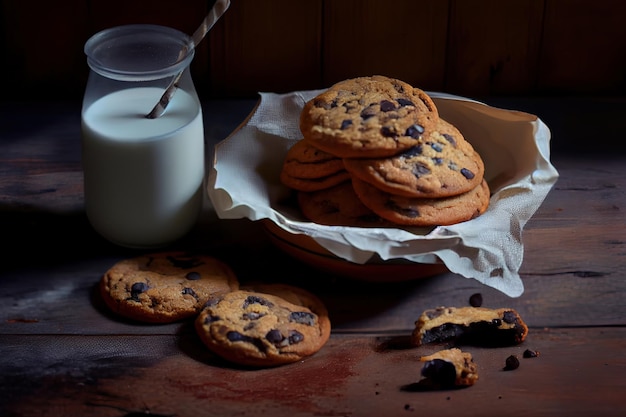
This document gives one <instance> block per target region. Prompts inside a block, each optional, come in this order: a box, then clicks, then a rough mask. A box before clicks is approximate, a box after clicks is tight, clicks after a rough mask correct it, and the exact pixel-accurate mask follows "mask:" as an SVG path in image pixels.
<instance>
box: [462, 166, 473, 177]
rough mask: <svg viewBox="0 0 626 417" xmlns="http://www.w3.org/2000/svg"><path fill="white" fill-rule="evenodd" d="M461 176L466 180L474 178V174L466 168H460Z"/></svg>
mask: <svg viewBox="0 0 626 417" xmlns="http://www.w3.org/2000/svg"><path fill="white" fill-rule="evenodd" d="M461 174H462V175H463V176H464V177H465V178H467V179H468V180H471V179H472V178H474V173H473V172H472V171H470V170H469V169H467V168H461Z"/></svg>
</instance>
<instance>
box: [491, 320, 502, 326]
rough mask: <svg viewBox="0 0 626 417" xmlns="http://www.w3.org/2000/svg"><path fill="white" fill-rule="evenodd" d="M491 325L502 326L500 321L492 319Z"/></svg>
mask: <svg viewBox="0 0 626 417" xmlns="http://www.w3.org/2000/svg"><path fill="white" fill-rule="evenodd" d="M491 324H493V325H494V326H496V327H500V326H501V325H502V320H500V319H493V320H491Z"/></svg>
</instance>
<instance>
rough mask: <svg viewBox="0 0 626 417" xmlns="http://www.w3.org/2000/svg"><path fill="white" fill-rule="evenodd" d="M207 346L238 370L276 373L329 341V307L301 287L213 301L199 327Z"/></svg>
mask: <svg viewBox="0 0 626 417" xmlns="http://www.w3.org/2000/svg"><path fill="white" fill-rule="evenodd" d="M195 327H196V331H197V333H198V335H199V336H200V339H201V340H202V341H203V343H204V344H205V345H206V346H207V347H208V348H209V349H210V350H211V351H212V352H213V353H215V354H216V355H218V356H220V357H222V358H224V359H226V360H228V361H230V362H233V363H236V364H239V365H245V366H253V367H272V366H278V365H283V364H287V363H292V362H296V361H299V360H302V359H304V358H306V357H308V356H311V355H313V354H315V353H316V352H318V351H319V350H320V349H321V348H322V346H324V344H325V343H326V342H327V341H328V338H329V337H330V330H331V326H330V320H329V318H328V312H327V310H326V307H325V305H324V304H323V303H322V301H321V300H319V299H318V298H317V297H316V296H315V295H313V294H311V293H310V292H308V291H306V290H304V289H300V288H297V287H293V286H289V285H282V284H263V285H258V286H252V287H245V288H241V289H240V290H239V291H233V292H230V293H227V294H224V295H222V296H218V297H214V298H213V299H212V300H210V301H209V302H208V303H207V305H206V307H205V308H204V309H203V310H202V312H201V313H200V314H199V315H198V317H197V319H196V321H195Z"/></svg>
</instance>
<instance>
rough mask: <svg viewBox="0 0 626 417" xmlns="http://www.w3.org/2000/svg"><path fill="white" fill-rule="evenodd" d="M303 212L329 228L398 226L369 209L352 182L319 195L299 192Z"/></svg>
mask: <svg viewBox="0 0 626 417" xmlns="http://www.w3.org/2000/svg"><path fill="white" fill-rule="evenodd" d="M298 206H299V207H300V211H301V212H302V214H303V215H304V217H306V218H307V219H308V220H310V221H312V222H313V223H317V224H323V225H327V226H352V227H397V225H395V224H393V223H391V222H389V221H387V220H384V219H382V218H381V217H380V216H378V215H377V214H375V213H374V212H373V211H372V210H370V209H369V208H367V207H366V206H365V205H364V204H363V203H362V202H361V200H359V198H358V197H357V195H356V193H355V192H354V188H353V187H352V183H351V182H350V181H348V182H344V183H342V184H339V185H336V186H334V187H331V188H327V189H324V190H319V191H315V192H308V193H307V192H299V193H298Z"/></svg>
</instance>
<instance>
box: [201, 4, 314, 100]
mask: <svg viewBox="0 0 626 417" xmlns="http://www.w3.org/2000/svg"><path fill="white" fill-rule="evenodd" d="M321 11H322V0H314V1H306V2H303V1H291V0H269V1H262V2H261V1H256V0H239V1H233V2H232V4H231V6H230V9H229V10H228V11H227V12H226V14H225V15H224V17H223V18H222V20H221V21H219V22H218V23H217V24H216V25H215V27H214V29H213V30H212V31H211V32H210V34H209V38H210V64H211V74H210V77H211V90H210V91H208V93H209V94H210V95H212V96H221V95H227V96H235V97H236V96H250V95H252V96H254V95H255V94H256V93H257V92H258V91H272V92H278V93H281V92H287V91H293V90H303V89H313V88H318V86H319V83H320V36H321V19H322V15H321Z"/></svg>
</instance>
